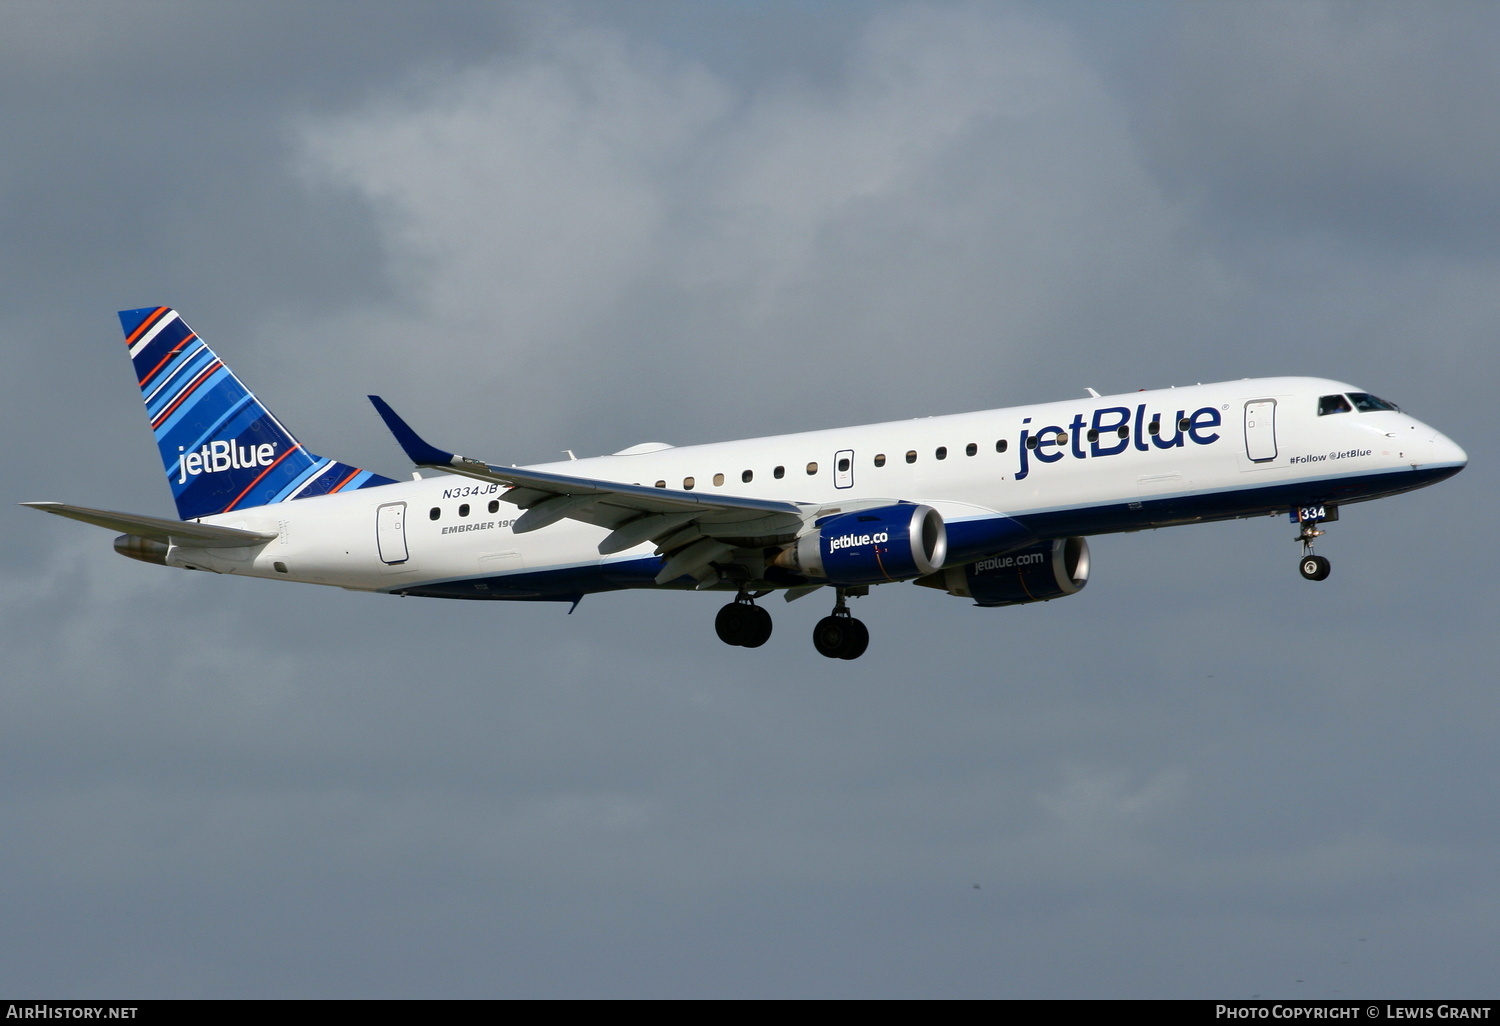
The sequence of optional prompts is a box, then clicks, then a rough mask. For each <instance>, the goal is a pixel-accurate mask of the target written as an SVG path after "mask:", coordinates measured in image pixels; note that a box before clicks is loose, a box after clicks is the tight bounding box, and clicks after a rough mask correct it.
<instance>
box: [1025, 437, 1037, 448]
mask: <svg viewBox="0 0 1500 1026" xmlns="http://www.w3.org/2000/svg"><path fill="white" fill-rule="evenodd" d="M1026 448H1028V449H1035V448H1036V435H1032V436H1031V437H1030V438H1028V439H1026Z"/></svg>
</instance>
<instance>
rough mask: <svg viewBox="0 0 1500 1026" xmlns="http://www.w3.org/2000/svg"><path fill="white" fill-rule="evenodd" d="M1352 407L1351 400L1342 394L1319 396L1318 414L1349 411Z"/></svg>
mask: <svg viewBox="0 0 1500 1026" xmlns="http://www.w3.org/2000/svg"><path fill="white" fill-rule="evenodd" d="M1351 409H1352V407H1351V406H1350V405H1349V400H1347V399H1345V398H1344V397H1343V396H1341V395H1324V396H1319V397H1318V416H1320V417H1326V416H1328V415H1329V414H1330V413H1348V412H1350V410H1351Z"/></svg>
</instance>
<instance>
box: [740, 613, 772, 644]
mask: <svg viewBox="0 0 1500 1026" xmlns="http://www.w3.org/2000/svg"><path fill="white" fill-rule="evenodd" d="M743 609H744V610H745V611H744V613H742V614H741V616H742V617H743V620H742V621H741V622H742V624H743V627H744V633H743V635H742V640H741V641H740V645H741V647H743V648H760V646H762V645H764V644H765V643H766V642H768V641H770V640H771V627H772V623H771V614H770V613H768V612H766V611H765V610H764V609H763V608H761V607H760V606H744V607H743Z"/></svg>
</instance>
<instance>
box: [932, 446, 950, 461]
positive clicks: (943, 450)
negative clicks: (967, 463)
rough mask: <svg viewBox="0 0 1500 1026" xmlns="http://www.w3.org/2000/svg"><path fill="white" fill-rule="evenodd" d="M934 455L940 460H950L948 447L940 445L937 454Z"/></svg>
mask: <svg viewBox="0 0 1500 1026" xmlns="http://www.w3.org/2000/svg"><path fill="white" fill-rule="evenodd" d="M933 455H934V456H936V457H937V458H938V459H940V460H945V459H947V458H948V447H947V446H946V445H940V446H938V447H937V452H935V453H933Z"/></svg>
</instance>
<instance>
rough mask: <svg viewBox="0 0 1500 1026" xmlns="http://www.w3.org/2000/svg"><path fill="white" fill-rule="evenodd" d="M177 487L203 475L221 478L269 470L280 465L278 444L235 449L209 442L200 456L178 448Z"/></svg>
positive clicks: (234, 447)
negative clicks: (234, 472) (245, 470)
mask: <svg viewBox="0 0 1500 1026" xmlns="http://www.w3.org/2000/svg"><path fill="white" fill-rule="evenodd" d="M177 451H178V456H177V483H178V484H185V483H186V482H187V479H188V478H189V477H197V476H198V475H199V474H219V473H223V472H224V471H226V470H240V469H241V468H249V467H269V466H271V465H272V464H273V463H275V462H276V444H275V443H274V442H262V443H261V444H260V445H248V446H246V445H235V444H234V443H233V442H221V441H213V442H209V443H208V444H207V445H205V446H204V447H203V448H202V449H199V450H198V451H197V452H183V451H182V447H181V446H178V448H177Z"/></svg>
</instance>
